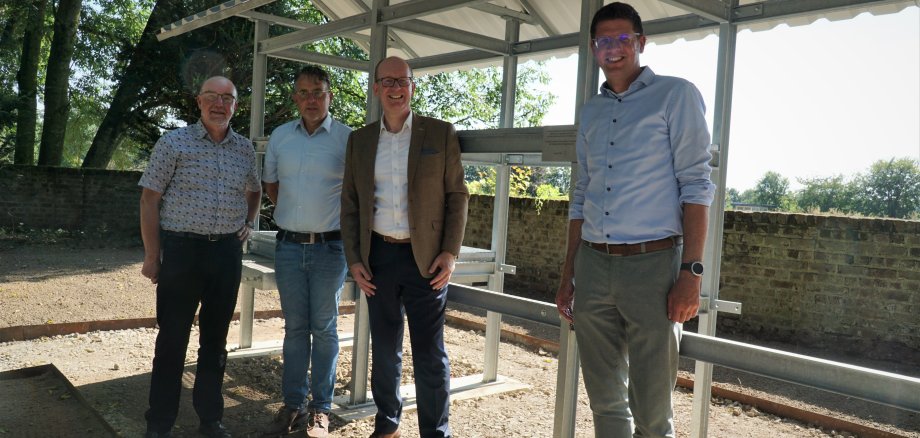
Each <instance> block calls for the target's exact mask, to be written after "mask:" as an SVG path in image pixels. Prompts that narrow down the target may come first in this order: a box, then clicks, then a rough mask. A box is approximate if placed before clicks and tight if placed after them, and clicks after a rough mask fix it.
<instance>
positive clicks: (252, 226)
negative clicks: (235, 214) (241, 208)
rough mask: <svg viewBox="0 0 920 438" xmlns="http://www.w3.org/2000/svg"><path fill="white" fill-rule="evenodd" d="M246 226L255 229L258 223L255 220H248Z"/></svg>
mask: <svg viewBox="0 0 920 438" xmlns="http://www.w3.org/2000/svg"><path fill="white" fill-rule="evenodd" d="M246 226H247V227H249V228H251V229H253V230H254V229H255V228H256V224H255V222H253V221H246Z"/></svg>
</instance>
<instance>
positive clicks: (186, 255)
mask: <svg viewBox="0 0 920 438" xmlns="http://www.w3.org/2000/svg"><path fill="white" fill-rule="evenodd" d="M161 242H162V248H163V262H162V265H161V268H160V275H159V281H158V283H157V324H158V325H159V326H160V332H159V334H157V341H156V351H155V353H154V358H153V372H152V373H151V377H150V409H148V410H147V413H146V414H145V418H146V419H147V429H148V430H154V431H157V432H165V431H168V430H169V429H171V428H172V426H173V423H175V421H176V416H177V414H178V412H179V394H180V391H181V389H182V372H183V369H184V368H185V351H186V348H187V347H188V339H189V332H190V330H191V327H192V322H193V320H194V318H195V310H196V309H197V308H198V304H199V303H200V304H201V311H200V312H199V315H198V325H199V340H198V346H199V348H198V363H197V369H196V371H195V386H194V389H193V391H192V403H193V405H194V407H195V412H196V413H197V414H198V418H199V420H200V421H201V422H202V423H209V422H213V421H219V420H220V419H221V418H222V416H223V411H224V399H223V395H222V394H221V386H222V385H223V380H224V368H225V366H226V363H227V350H226V347H227V331H228V330H229V327H230V320H231V319H232V317H233V310H234V308H235V307H236V297H237V291H238V290H239V286H240V273H241V270H242V265H241V260H242V246H241V243H240V241H239V240H238V239H235V238H233V237H230V238H226V239H223V240H220V241H217V242H209V241H207V240H197V239H191V238H185V237H174V236H164V237H163V238H162V239H161Z"/></svg>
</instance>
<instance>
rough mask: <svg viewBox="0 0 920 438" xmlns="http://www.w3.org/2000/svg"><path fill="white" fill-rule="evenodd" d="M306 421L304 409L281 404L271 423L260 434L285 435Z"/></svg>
mask: <svg viewBox="0 0 920 438" xmlns="http://www.w3.org/2000/svg"><path fill="white" fill-rule="evenodd" d="M306 422H307V410H306V409H301V410H297V409H291V408H289V407H287V406H281V409H278V413H277V414H275V418H274V419H272V422H271V424H269V425H268V427H267V428H266V429H265V431H263V432H262V436H281V435H287V434H288V433H290V432H291V430H294V429H298V428H300V427H301V426H303V425H304V424H306Z"/></svg>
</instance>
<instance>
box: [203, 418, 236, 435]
mask: <svg viewBox="0 0 920 438" xmlns="http://www.w3.org/2000/svg"><path fill="white" fill-rule="evenodd" d="M198 432H199V433H200V434H202V435H204V436H206V437H208V438H232V437H233V435H230V432H229V431H228V430H227V428H226V427H224V425H223V424H220V421H214V422H211V423H207V424H202V425H201V426H199V427H198Z"/></svg>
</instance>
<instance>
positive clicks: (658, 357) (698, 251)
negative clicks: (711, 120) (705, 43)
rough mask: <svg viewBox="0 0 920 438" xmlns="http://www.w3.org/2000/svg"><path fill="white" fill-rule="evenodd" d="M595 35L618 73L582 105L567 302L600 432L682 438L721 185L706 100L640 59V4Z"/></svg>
mask: <svg viewBox="0 0 920 438" xmlns="http://www.w3.org/2000/svg"><path fill="white" fill-rule="evenodd" d="M591 38H592V42H591V43H592V47H593V49H594V57H595V60H596V61H597V63H598V65H599V67H600V68H601V70H603V73H604V76H605V78H606V81H605V82H604V84H603V85H602V86H601V90H600V94H599V95H597V96H594V97H593V98H592V99H591V100H590V101H588V102H587V103H585V106H584V107H583V108H582V118H581V121H580V124H579V130H578V138H577V141H576V152H577V156H578V177H577V180H576V184H575V190H574V193H573V196H572V201H571V204H570V209H569V220H570V221H569V231H568V248H567V252H566V260H565V264H564V266H563V271H562V281H561V284H560V286H559V290H558V292H557V293H556V305H557V307H558V308H559V313H560V314H561V315H562V316H563V317H564V318H565V319H567V320H569V321H570V322H574V324H575V333H576V337H577V339H578V344H579V345H581V346H590V348H580V349H579V357H580V359H581V363H582V371H583V375H584V379H585V387H586V389H587V390H588V391H587V392H588V398H589V399H590V402H591V411H592V413H593V416H594V430H595V436H597V437H602V436H603V437H614V438H620V437H632V436H642V437H673V436H674V424H673V420H672V416H673V410H672V407H671V391H673V389H674V385H675V383H676V381H677V361H678V345H679V343H680V331H681V324H682V323H683V322H685V321H687V320H689V319H691V318H693V317H695V316H696V313H697V310H698V308H699V293H700V286H701V282H702V274H703V265H702V262H701V259H702V256H703V244H704V242H705V240H706V229H707V220H708V212H709V205H710V204H711V203H712V199H713V194H714V189H715V187H714V185H713V184H712V182H711V181H710V172H711V168H710V167H709V160H710V159H711V156H710V154H709V152H708V146H709V143H710V137H709V132H708V129H707V126H706V121H705V118H704V114H705V108H704V105H703V99H702V96H701V95H700V93H699V91H698V90H697V89H696V87H694V86H693V84H691V83H689V82H687V81H685V80H683V79H680V78H674V77H668V76H657V75H655V73H654V72H652V70H651V69H650V68H649V67H640V65H639V54H640V53H642V51H643V50H644V48H645V41H646V39H645V35H644V34H643V33H642V21H641V19H640V18H639V14H638V13H637V12H636V10H635V9H633V8H632V6H629V5H627V4H624V3H611V4H609V5H606V6H604V7H602V8H601V9H600V10H598V11H597V13H596V14H595V16H594V19H593V21H592V23H591ZM576 284H577V286H576ZM576 291H577V294H576Z"/></svg>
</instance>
